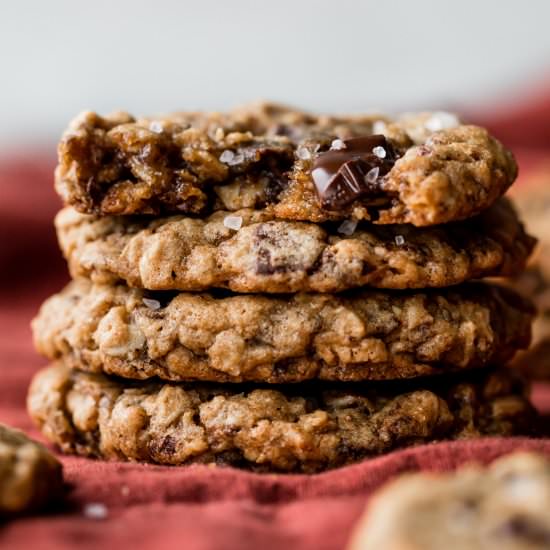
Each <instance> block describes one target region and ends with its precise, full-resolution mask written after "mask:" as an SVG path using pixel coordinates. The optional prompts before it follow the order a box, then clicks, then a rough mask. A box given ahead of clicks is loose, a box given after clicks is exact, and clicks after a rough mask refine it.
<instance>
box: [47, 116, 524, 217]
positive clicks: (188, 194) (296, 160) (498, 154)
mask: <svg viewBox="0 0 550 550" xmlns="http://www.w3.org/2000/svg"><path fill="white" fill-rule="evenodd" d="M371 137H372V139H374V140H375V141H376V143H377V144H378V145H376V146H375V147H372V144H370V141H369V140H371ZM357 138H362V139H363V140H366V141H363V142H358V141H357ZM354 139H355V141H354ZM358 143H359V145H358ZM373 143H374V142H373ZM369 144H370V145H369ZM356 147H359V150H358V151H359V154H357V155H355V154H352V155H348V156H346V154H345V149H348V150H350V151H351V150H355V148H356ZM362 147H363V148H364V150H362V149H361V148H362ZM335 151H336V153H335ZM58 154H59V164H58V167H57V169H56V189H57V191H58V193H59V194H60V196H61V197H62V198H63V200H64V202H65V203H66V204H67V205H72V206H74V207H75V208H76V209H78V210H79V211H81V212H85V213H94V214H101V215H109V214H136V213H141V214H163V213H164V214H166V213H186V214H200V215H201V216H204V215H206V214H208V213H210V212H213V211H215V210H232V211H235V210H240V209H242V208H255V209H266V210H267V211H268V212H269V214H270V215H272V216H274V217H277V218H283V219H287V220H289V219H290V220H305V221H312V222H322V221H327V220H345V219H357V220H359V219H366V220H371V221H373V222H375V223H380V224H393V223H411V224H413V225H416V226H426V225H434V224H440V223H445V222H449V221H453V220H459V219H464V218H468V217H470V216H473V215H475V214H477V213H479V212H481V211H483V210H484V209H486V208H488V207H489V206H490V205H491V204H492V203H493V202H494V201H495V200H496V199H497V198H498V197H499V196H501V195H502V194H503V193H504V192H505V191H506V189H507V188H508V187H509V186H510V185H511V184H512V182H513V181H514V179H515V178H516V175H517V166H516V163H515V161H514V158H513V157H512V155H511V154H510V153H509V152H508V151H507V150H506V149H505V148H504V147H503V146H502V145H501V144H500V143H499V142H498V141H496V140H495V139H494V138H493V137H492V136H490V135H489V134H488V132H487V131H486V130H484V129H483V128H479V127H476V126H471V125H464V124H461V123H460V122H459V121H458V120H457V119H456V117H454V116H452V115H449V114H447V113H421V114H418V115H407V116H402V117H399V118H397V119H389V118H387V117H380V116H355V117H330V116H314V115H310V114H307V113H302V112H299V111H295V110H292V109H289V108H285V107H281V106H274V105H264V106H259V107H248V108H243V109H240V110H235V111H232V112H230V113H227V114H215V113H202V114H201V113H179V114H174V115H170V116H166V117H159V118H157V119H152V118H141V119H136V118H134V117H132V116H130V115H128V114H126V113H115V114H113V115H109V116H106V117H102V116H99V115H97V114H95V113H89V112H87V113H83V114H82V115H80V116H79V117H77V118H76V119H75V120H74V121H73V122H72V123H71V124H70V126H69V128H68V129H67V131H66V132H65V133H64V135H63V137H62V139H61V142H60V144H59V148H58ZM327 155H328V156H327ZM329 157H330V159H331V161H330V162H328V160H327V159H328V158H329ZM320 163H322V166H321V164H320ZM316 169H317V171H316ZM327 170H328V171H327ZM331 170H333V172H331ZM327 178H328V179H327ZM329 180H330V181H329ZM327 186H328V187H327Z"/></svg>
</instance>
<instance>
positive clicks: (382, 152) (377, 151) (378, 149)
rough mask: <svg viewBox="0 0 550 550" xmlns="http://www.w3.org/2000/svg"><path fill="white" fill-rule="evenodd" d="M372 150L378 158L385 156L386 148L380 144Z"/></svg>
mask: <svg viewBox="0 0 550 550" xmlns="http://www.w3.org/2000/svg"><path fill="white" fill-rule="evenodd" d="M372 152H373V153H374V154H375V155H376V156H377V157H378V158H379V159H385V158H386V149H384V147H382V146H381V145H378V146H377V147H375V148H374V149H373V150H372Z"/></svg>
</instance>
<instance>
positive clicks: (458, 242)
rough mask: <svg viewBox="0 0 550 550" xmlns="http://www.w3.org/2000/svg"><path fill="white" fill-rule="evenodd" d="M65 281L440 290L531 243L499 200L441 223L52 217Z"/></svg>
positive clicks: (67, 212) (506, 272) (507, 265)
mask: <svg viewBox="0 0 550 550" xmlns="http://www.w3.org/2000/svg"><path fill="white" fill-rule="evenodd" d="M55 224H56V228H57V235H58V238H59V243H60V245H61V249H62V250H63V254H64V255H65V257H66V258H67V260H68V263H69V268H70V271H71V274H72V276H73V277H89V278H91V279H92V280H93V281H95V282H98V283H116V282H120V281H124V282H126V283H127V284H129V285H130V286H133V287H139V288H146V289H149V290H188V291H189V290H191V291H197V290H207V289H209V288H216V287H217V288H228V289H230V290H233V291H235V292H267V293H278V292H298V291H306V292H307V291H309V292H337V291H342V290H346V289H350V288H354V287H360V286H371V287H377V288H429V287H444V286H450V285H454V284H457V283H461V282H464V281H466V280H469V279H473V278H480V277H484V276H487V275H498V276H511V275H516V274H518V273H520V272H521V270H522V269H523V268H524V267H525V263H526V261H527V258H528V256H529V254H530V253H531V250H532V249H533V246H534V244H535V239H533V238H532V237H530V236H529V235H528V234H527V233H525V231H524V229H523V226H522V225H521V223H520V222H519V220H518V218H517V216H516V214H515V212H514V210H513V208H512V207H511V205H510V203H509V202H508V201H506V200H505V199H501V200H499V201H497V203H496V204H495V205H493V206H492V207H491V208H489V209H488V210H486V211H485V212H483V213H481V214H479V215H478V216H476V217H473V218H470V219H469V220H465V221H461V222H455V223H451V224H447V225H445V226H437V227H428V228H415V227H413V226H411V225H386V226H381V225H373V224H370V223H368V222H363V223H361V224H359V225H358V224H357V223H356V222H353V221H351V220H346V221H345V222H343V223H342V224H340V225H338V223H336V224H325V227H322V226H320V225H317V224H312V223H308V222H291V221H282V220H274V219H273V218H272V217H271V216H268V215H267V213H266V212H265V211H258V210H240V211H237V212H235V213H228V212H216V213H214V214H213V215H211V216H210V217H209V218H207V219H204V220H203V219H197V218H190V217H186V216H173V217H168V218H160V219H151V218H144V217H134V216H132V217H130V216H116V217H115V216H106V217H96V216H90V215H87V214H79V213H78V212H76V211H75V210H74V209H72V208H65V209H63V210H62V211H61V212H59V214H58V215H57V217H56V221H55Z"/></svg>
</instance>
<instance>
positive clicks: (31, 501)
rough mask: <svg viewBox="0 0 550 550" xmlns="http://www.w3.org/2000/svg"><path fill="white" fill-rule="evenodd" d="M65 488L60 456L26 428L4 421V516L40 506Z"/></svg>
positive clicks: (0, 468)
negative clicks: (36, 438)
mask: <svg viewBox="0 0 550 550" xmlns="http://www.w3.org/2000/svg"><path fill="white" fill-rule="evenodd" d="M62 492H63V475H62V467H61V464H60V463H59V462H58V461H57V459H56V458H55V457H54V456H53V455H52V454H51V453H50V452H49V451H48V450H47V449H46V448H45V447H43V446H42V445H40V444H39V443H37V442H36V441H33V440H31V439H29V438H28V437H27V436H26V435H25V434H24V433H23V432H20V431H19V430H16V429H14V428H10V427H9V426H6V425H5V424H0V516H5V515H11V514H19V513H22V512H28V511H32V510H37V509H39V508H42V507H44V505H45V504H47V503H49V502H55V501H56V500H58V499H59V498H60V496H61V495H62Z"/></svg>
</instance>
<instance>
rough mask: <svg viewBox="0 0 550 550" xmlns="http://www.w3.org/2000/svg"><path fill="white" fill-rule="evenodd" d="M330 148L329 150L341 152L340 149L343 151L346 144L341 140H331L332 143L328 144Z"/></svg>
mask: <svg viewBox="0 0 550 550" xmlns="http://www.w3.org/2000/svg"><path fill="white" fill-rule="evenodd" d="M330 148H331V149H332V150H333V151H341V150H342V149H345V148H346V144H345V143H344V142H343V141H342V140H341V139H335V140H333V142H332V143H331V144H330Z"/></svg>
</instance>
